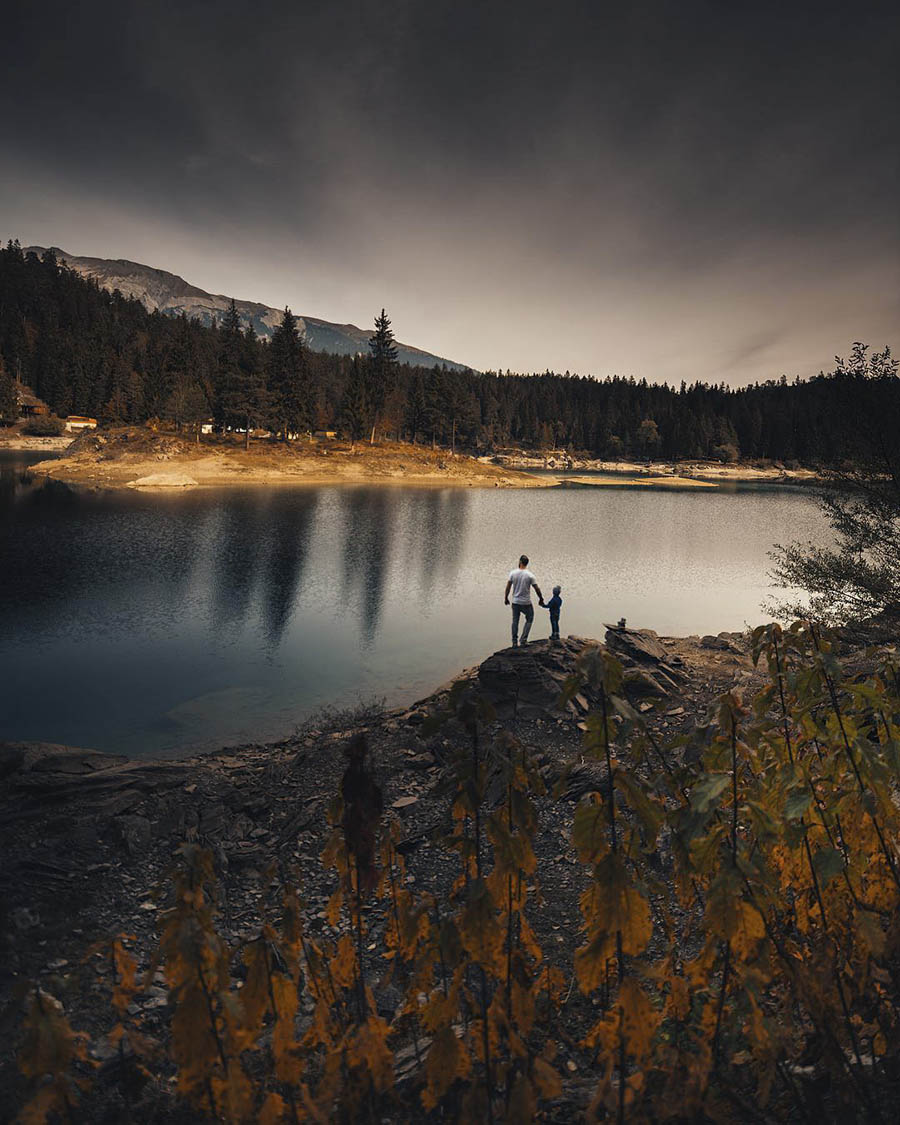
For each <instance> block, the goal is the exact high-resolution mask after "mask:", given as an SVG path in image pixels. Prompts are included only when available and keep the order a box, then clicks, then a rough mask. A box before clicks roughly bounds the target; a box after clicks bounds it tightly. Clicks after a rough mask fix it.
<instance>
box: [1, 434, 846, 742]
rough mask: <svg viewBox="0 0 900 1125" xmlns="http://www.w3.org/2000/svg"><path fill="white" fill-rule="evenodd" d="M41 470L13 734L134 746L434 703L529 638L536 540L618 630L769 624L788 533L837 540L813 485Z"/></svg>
mask: <svg viewBox="0 0 900 1125" xmlns="http://www.w3.org/2000/svg"><path fill="white" fill-rule="evenodd" d="M40 458H41V455H36V456H32V457H29V456H28V455H25V454H9V453H5V454H4V453H2V452H0V739H29V740H30V739H39V740H45V741H51V742H62V743H69V744H71V745H76V746H90V747H95V748H98V749H101V750H109V751H114V752H118V753H124V754H129V755H133V756H140V755H149V754H165V753H173V752H176V751H179V750H184V749H198V748H212V747H217V746H221V745H223V744H225V743H230V742H245V741H266V740H272V739H275V738H279V737H284V736H286V735H288V734H290V733H291V732H292V731H293V729H294V727H295V725H296V724H297V723H299V722H300V721H302V720H303V719H304V718H305V717H307V716H308V715H309V714H310V713H312V712H314V711H316V710H318V709H319V708H321V707H323V706H338V707H344V706H350V705H352V704H354V703H356V702H358V701H360V700H370V699H372V698H385V699H386V700H387V702H388V703H389V704H396V703H403V702H412V701H413V700H415V699H417V698H420V697H422V696H423V695H425V694H427V693H428V692H430V691H431V690H432V689H433V688H434V687H436V686H437V685H438V684H440V683H441V682H443V681H445V680H446V679H448V678H449V677H450V676H451V675H452V674H453V673H455V672H456V671H457V670H458V669H460V668H462V667H465V666H469V665H472V664H475V663H477V662H479V661H481V660H483V659H484V657H485V656H486V655H488V653H490V652H492V651H494V650H496V649H498V648H501V647H503V646H504V645H506V644H508V643H509V640H508V638H509V610H508V609H506V608H505V607H504V605H503V601H502V595H503V587H504V584H505V581H506V576H507V574H508V572H509V570H510V568H511V567H512V566H513V565H514V564H515V562H516V560H517V558H518V555H519V554H520V553H521V552H522V551H525V552H527V553H528V554H529V555H530V556H531V560H532V565H531V569H532V570H533V571H534V572H535V574H536V575H537V577H538V581H539V582H540V584H541V585H542V587H543V590H544V593H545V595H547V596H548V597H549V594H550V589H551V587H552V586H553V585H555V584H557V583H559V584H560V585H562V588H563V590H562V596H563V612H562V622H561V625H562V631H563V633H564V634H565V633H568V632H573V633H580V634H583V635H588V636H595V637H598V638H602V637H603V633H604V628H603V622H604V621H611V620H617V619H618V618H619V617H622V616H625V617H627V618H628V621H629V624H632V625H635V626H648V627H650V628H653V629H656V630H657V631H658V632H660V633H663V634H688V633H709V632H719V631H720V630H722V629H728V630H733V629H740V628H742V627H743V626H744V625H745V624H748V623H749V624H756V623H758V622H760V621H762V620H763V619H764V615H763V613H762V611H761V609H760V603H761V602H762V600H763V599H764V598H765V597H766V596H768V595H769V594H770V593H771V590H770V587H769V583H768V580H767V577H766V574H767V570H768V568H769V560H768V558H767V552H768V551H769V550H770V549H771V547H772V546H773V544H775V543H778V542H788V541H790V540H792V539H795V538H800V539H820V540H821V539H827V538H828V535H827V528H826V525H825V524H824V521H823V519H822V517H821V515H820V514H819V511H818V509H817V507H816V505H815V501H814V499H813V497H812V496H810V495H809V494H805V493H803V492H800V491H780V490H769V491H760V490H745V491H736V492H731V493H723V492H713V491H706V490H699V489H698V490H696V491H683V492H669V491H663V490H652V491H651V490H647V489H645V488H636V489H635V488H632V489H612V490H607V489H552V490H549V489H548V490H540V491H523V492H517V491H506V490H493V489H492V490H474V489H472V490H462V489H460V490H455V489H413V488H399V487H392V488H369V487H327V488H306V489H302V488H300V489H290V488H282V489H271V490H268V489H252V490H249V489H244V490H238V489H234V490H223V491H214V492H213V491H210V492H201V491H193V492H188V493H185V494H182V495H165V494H149V495H148V494H140V493H124V494H123V493H115V492H101V493H98V492H88V491H76V490H73V489H70V488H68V487H66V486H64V485H61V484H58V483H54V482H41V481H40V480H37V479H35V478H33V477H32V478H29V475H28V473H27V466H28V464H29V463H33V462H34V461H36V460H39V459H40ZM548 632H549V626H548V617H547V614H546V612H545V611H544V610H541V609H536V618H535V627H534V629H533V633H532V635H533V636H535V637H545V636H547V634H548Z"/></svg>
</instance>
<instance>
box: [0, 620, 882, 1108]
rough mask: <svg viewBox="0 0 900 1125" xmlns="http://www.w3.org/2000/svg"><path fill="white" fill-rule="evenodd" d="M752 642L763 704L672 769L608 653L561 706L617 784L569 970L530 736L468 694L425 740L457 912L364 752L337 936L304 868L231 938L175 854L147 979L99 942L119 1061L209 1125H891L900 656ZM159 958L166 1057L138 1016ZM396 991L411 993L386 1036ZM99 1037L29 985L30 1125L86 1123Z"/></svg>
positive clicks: (807, 636)
mask: <svg viewBox="0 0 900 1125" xmlns="http://www.w3.org/2000/svg"><path fill="white" fill-rule="evenodd" d="M753 650H754V658H755V659H756V660H757V661H762V662H763V663H764V664H765V665H766V666H767V668H768V672H769V682H768V684H767V685H766V686H765V687H764V688H763V689H762V690H761V691H760V692H759V693H758V694H757V695H756V696H755V697H754V698H753V699H751V700H749V701H744V700H742V699H741V697H740V696H739V695H738V694H737V693H736V692H733V691H732V692H729V693H728V694H726V695H724V696H723V697H722V698H721V699H720V700H719V701H718V704H717V706H716V708H715V710H714V712H713V713H712V714H711V715H710V716H709V717H708V720H707V721H705V722H703V723H701V725H699V726H698V727H697V728H696V731H695V733H694V735H693V736H692V737H691V738H690V739H689V740H682V743H681V744H680V745H678V747H677V749H678V751H679V752H678V753H677V754H676V753H675V752H674V751H675V748H674V747H673V748H664V747H661V746H660V745H659V744H658V743H656V742H655V741H654V739H653V737H652V733H651V732H650V731H649V729H648V728H647V727H646V726H645V725H644V721H643V719H642V717H641V716H640V715H639V714H637V713H636V712H635V711H634V710H633V709H632V708H631V706H630V704H629V703H628V702H627V700H626V699H625V697H624V695H623V693H622V691H621V685H622V674H623V669H622V666H621V664H620V663H619V662H618V661H617V660H616V659H615V658H614V657H613V656H612V655H611V654H610V653H609V651H608V650H606V649H605V648H603V647H598V648H596V649H592V650H588V651H587V652H586V653H585V654H583V656H582V658H581V660H580V662H579V667H578V672H577V674H576V675H575V676H573V677H572V678H571V680H570V681H569V682H568V683H567V685H566V687H565V690H564V693H563V698H564V699H565V698H566V697H572V696H574V695H575V694H576V693H579V694H580V695H581V697H582V698H586V699H587V700H589V701H590V702H591V704H592V710H591V713H590V714H589V716H588V718H587V720H586V723H585V727H586V730H585V734H584V753H585V755H586V756H590V757H593V758H595V759H597V760H598V762H599V763H600V764H601V767H602V768H601V769H600V771H599V772H598V774H597V776H598V778H599V779H600V780H599V788H598V789H597V791H596V792H593V793H590V794H589V795H588V796H587V797H585V798H584V799H583V800H582V801H581V803H580V804H579V805H578V807H577V809H576V811H575V814H574V820H573V825H572V843H573V845H574V848H575V849H576V851H577V854H578V857H579V859H580V861H581V863H582V864H583V874H584V877H585V885H584V890H583V891H582V893H581V894H580V897H579V900H578V913H579V914H580V917H581V931H582V937H581V944H580V945H579V947H578V949H577V950H576V952H575V957H574V963H573V964H569V965H565V964H562V965H555V964H553V963H552V956H553V955H552V954H551V952H550V951H549V950H548V949H542V948H541V946H540V944H539V942H538V940H537V938H536V936H535V933H534V931H533V930H532V923H533V921H534V919H535V917H536V915H537V912H538V910H539V909H540V906H541V902H542V899H541V889H540V871H539V868H538V864H537V859H536V856H535V850H534V842H535V838H536V834H537V829H538V815H537V806H536V804H535V801H536V799H537V798H539V796H540V794H541V791H542V780H541V776H540V774H539V773H538V771H536V770H535V768H534V766H533V765H532V763H531V762H530V760H529V758H528V756H527V754H526V753H525V751H524V749H523V748H522V746H521V745H520V744H519V743H518V742H517V741H516V739H515V738H514V737H513V736H512V735H511V734H509V733H508V732H506V731H502V730H500V731H499V732H498V733H496V736H495V737H493V738H491V737H489V732H490V731H495V732H496V730H497V728H496V724H495V723H494V716H493V715H492V713H491V711H490V709H489V707H488V705H487V704H485V703H484V702H483V701H482V700H480V699H479V698H478V697H477V695H476V694H474V692H473V690H472V689H471V688H470V687H467V686H464V685H459V686H458V687H457V688H456V689H455V690H454V692H453V693H452V695H451V697H450V705H449V708H448V711H447V713H446V714H444V715H441V716H437V717H435V718H434V719H433V720H431V723H432V726H433V727H434V728H436V727H437V725H439V724H440V723H441V722H446V721H451V722H453V723H455V724H457V725H458V727H461V728H462V730H463V731H464V732H465V735H466V739H467V741H466V742H464V743H463V744H462V747H461V749H460V750H458V752H457V755H456V757H455V758H454V760H453V761H452V763H451V764H450V768H449V769H448V771H447V775H446V780H445V784H446V792H447V797H448V799H449V803H450V811H451V816H450V827H449V829H448V830H447V832H446V835H445V837H444V844H445V846H446V848H447V850H448V851H449V852H451V853H452V854H453V855H455V857H456V863H457V876H456V879H455V882H454V883H453V885H452V888H451V889H450V890H449V892H444V893H442V894H440V895H438V894H435V893H431V892H428V891H418V890H413V889H411V887H410V886H409V884H408V883H407V880H406V878H405V870H404V863H403V857H402V855H401V854H400V853H399V852H398V850H397V847H396V843H397V840H396V832H395V828H394V826H393V825H392V824H391V823H390V822H389V821H386V820H385V818H384V816H383V812H382V801H381V793H380V791H379V789H378V786H377V784H376V782H375V779H374V778H373V776H372V775H371V773H370V772H369V768H368V764H367V756H366V746H365V742H364V741H363V740H362V739H361V737H357V739H355V740H354V741H353V742H351V744H350V746H349V747H348V759H349V764H348V767H347V771H346V773H345V774H344V779H343V782H342V785H341V791H340V793H339V794H338V795H337V796H336V797H335V799H334V801H333V803H332V807H331V814H330V815H331V823H332V825H333V831H332V835H331V838H330V840H329V842H328V844H327V846H326V848H325V850H324V852H323V855H322V860H323V863H324V864H325V866H326V868H328V869H330V870H333V871H334V873H335V879H334V893H333V895H332V897H331V900H330V902H329V903H328V906H327V910H326V912H325V914H326V926H325V936H324V937H322V938H319V939H316V938H314V937H313V936H312V935H311V934H310V933H309V932H308V931H307V930H306V928H305V925H304V909H303V904H302V901H301V898H300V893H299V890H298V887H297V881H296V879H297V877H296V875H295V874H293V873H292V872H291V871H289V870H287V869H286V868H284V867H282V866H281V865H279V863H278V860H277V857H273V864H272V868H271V870H270V871H269V872H268V874H267V876H266V879H267V881H268V889H269V890H271V887H272V885H274V886H275V887H276V888H277V891H278V898H279V899H280V913H279V916H277V917H275V916H273V915H271V913H266V908H265V905H264V904H265V902H266V898H267V896H265V895H264V896H262V897H261V899H260V903H261V906H260V910H261V917H260V919H259V927H258V933H257V936H256V937H255V938H254V939H253V940H251V941H249V942H247V943H245V944H244V945H243V946H242V947H240V948H229V947H228V945H227V944H226V942H225V941H224V940H223V939H222V937H221V936H220V935H219V933H218V930H217V911H218V905H217V904H218V891H217V886H216V879H215V877H214V868H213V858H212V855H211V853H209V852H207V851H203V850H201V849H199V848H197V847H194V846H186V847H184V848H183V849H182V852H181V857H180V862H179V866H178V870H177V871H176V873H175V876H174V891H173V892H172V893H170V895H169V906H168V909H167V910H166V911H165V912H164V913H163V914H162V917H161V924H160V940H159V948H158V951H157V954H156V960H155V961H154V962H153V964H152V966H151V969H150V971H149V972H148V975H147V979H146V980H144V981H141V980H139V979H138V977H137V973H136V962H135V960H134V958H133V956H132V954H131V953H130V952H129V950H128V946H129V939H128V938H127V936H126V935H124V934H120V935H118V936H114V937H111V938H110V939H109V941H108V942H107V943H105V944H104V945H103V946H100V947H97V949H96V950H95V951H94V955H95V956H96V957H97V958H98V959H99V960H100V961H101V962H102V963H104V964H105V965H106V972H105V980H106V988H107V989H108V991H109V996H110V1014H111V1024H112V1027H111V1030H110V1032H109V1039H110V1042H112V1043H113V1044H115V1045H116V1046H117V1049H118V1051H119V1054H120V1061H122V1063H123V1065H124V1063H125V1062H126V1061H129V1062H130V1065H131V1067H132V1069H133V1070H134V1071H136V1072H138V1073H139V1074H140V1075H141V1076H142V1081H144V1082H145V1083H147V1084H149V1086H150V1087H152V1088H155V1089H156V1090H157V1097H158V1098H165V1097H166V1096H168V1095H167V1094H166V1092H165V1091H166V1085H165V1083H166V1079H167V1078H168V1076H169V1075H171V1074H172V1073H173V1071H174V1078H175V1083H176V1085H175V1089H176V1091H177V1097H178V1098H179V1099H181V1100H182V1101H183V1102H184V1103H186V1106H187V1107H188V1112H190V1113H191V1114H192V1115H193V1119H202V1120H224V1121H228V1122H244V1121H247V1122H249V1121H260V1122H280V1121H286V1122H296V1121H350V1120H353V1119H354V1118H361V1119H364V1120H371V1121H375V1120H384V1119H386V1118H387V1119H390V1120H393V1121H420V1120H427V1121H431V1120H434V1121H438V1120H443V1121H479V1122H481V1121H487V1122H494V1121H498V1122H499V1121H501V1120H502V1121H515V1122H520V1121H521V1122H525V1121H530V1120H533V1119H534V1118H536V1117H541V1116H548V1117H552V1118H553V1119H559V1120H561V1119H564V1118H565V1119H570V1118H571V1117H572V1115H573V1114H583V1113H584V1112H585V1110H586V1111H587V1116H588V1119H589V1120H613V1119H615V1120H616V1121H617V1122H622V1121H624V1120H625V1119H626V1117H627V1118H628V1120H652V1121H675V1120H679V1121H683V1120H698V1121H734V1122H738V1121H740V1122H744V1121H753V1120H760V1121H763V1120H767V1121H768V1120H773V1119H774V1120H814V1119H830V1120H873V1121H877V1120H889V1119H891V1118H892V1116H893V1112H894V1107H895V1106H896V1099H897V1093H898V1084H900V1035H898V1030H900V1026H898V1025H900V1014H898V1013H900V926H898V923H897V919H898V916H900V866H898V844H900V811H898V808H897V806H896V804H895V802H894V794H895V791H896V780H897V776H898V771H900V679H898V670H897V667H896V665H895V663H894V657H893V653H892V652H888V653H887V654H881V656H880V658H875V657H873V659H872V661H871V663H870V666H869V667H868V669H867V670H866V671H865V672H860V673H856V674H854V675H849V674H848V673H847V672H846V671H845V669H843V668H842V666H841V665H840V663H839V662H838V660H837V658H836V655H835V652H834V649H833V647H832V645H831V643H830V642H829V640H828V639H827V637H825V636H824V635H823V634H822V633H821V632H820V631H819V630H818V629H817V628H814V627H812V626H808V625H795V626H793V627H792V628H791V629H790V630H785V631H783V630H782V629H781V628H780V627H779V626H777V625H772V626H768V627H765V628H760V629H758V630H756V632H755V633H754V636H753ZM489 794H490V798H489V796H488V795H489ZM157 965H161V966H162V968H163V971H164V974H165V978H166V981H167V985H168V989H169V1003H170V1007H171V1012H172V1015H171V1025H170V1028H169V1044H168V1046H169V1056H170V1057H169V1059H168V1060H166V1059H164V1057H163V1055H162V1053H161V1051H160V1047H159V1044H153V1043H152V1042H150V1041H149V1040H148V1039H147V1037H146V1036H145V1034H144V1032H143V1030H142V1028H141V1025H140V1017H139V1016H137V1015H131V1014H130V1013H131V1012H135V1011H139V1010H140V1009H139V1006H137V1005H134V1004H132V1000H133V999H134V998H135V996H136V995H137V994H138V993H140V992H141V990H142V989H144V988H145V987H147V984H148V983H149V979H150V978H151V977H152V974H153V970H154V969H155V968H156V966H157ZM376 971H377V972H378V973H379V974H380V975H381V977H382V981H384V979H385V976H387V977H389V978H390V980H391V981H392V984H393V986H394V987H395V989H396V990H397V991H398V993H399V995H400V996H401V1002H400V1003H399V1005H398V1007H397V1009H396V1011H395V1014H394V1015H393V1017H392V1019H391V1021H390V1022H388V1020H387V1019H385V1018H384V1017H383V1016H382V1015H381V1014H380V1013H379V1012H378V1009H377V1006H376V1003H375V998H374V995H373V989H372V984H371V981H372V979H373V974H374V973H375V972H376ZM573 989H574V990H575V996H574V998H573V999H572V1001H571V1002H570V996H571V995H572V992H573ZM579 997H580V998H581V1000H580V1001H579ZM576 1001H579V1002H576ZM576 1012H577V1013H578V1016H577V1017H576V1014H575V1013H576ZM82 1040H83V1037H81V1036H79V1035H77V1034H76V1033H75V1032H73V1031H72V1029H71V1027H70V1026H69V1024H68V1022H67V1020H66V1017H65V1014H64V1013H63V1011H62V1009H61V1006H60V1004H59V1002H58V1000H55V999H54V998H53V997H49V996H47V995H46V994H45V993H43V992H41V991H39V990H38V989H36V988H35V989H33V990H32V992H31V994H30V997H29V1000H28V1012H27V1018H26V1034H25V1037H24V1042H23V1044H22V1049H21V1051H20V1055H19V1059H20V1066H21V1069H22V1071H23V1073H24V1074H25V1075H26V1076H28V1077H29V1078H30V1079H31V1080H32V1081H33V1084H34V1093H33V1100H32V1102H31V1103H30V1105H29V1107H28V1108H27V1109H26V1111H25V1115H24V1116H25V1119H27V1120H48V1119H50V1118H49V1115H51V1114H54V1113H56V1114H59V1115H60V1116H62V1117H63V1118H65V1117H66V1116H69V1117H74V1115H75V1114H76V1112H77V1110H76V1108H75V1106H76V1099H77V1098H79V1097H85V1096H87V1097H90V1095H85V1094H84V1092H82V1091H80V1090H79V1088H78V1085H77V1081H80V1082H82V1083H83V1084H86V1082H87V1078H88V1075H87V1071H86V1067H85V1064H84V1061H83V1060H84V1058H85V1053H84V1043H83V1041H82ZM560 1044H565V1045H567V1046H568V1047H578V1048H580V1049H581V1050H585V1051H589V1052H590V1054H591V1057H592V1059H593V1061H594V1067H593V1071H592V1073H591V1085H592V1087H593V1092H592V1094H591V1095H590V1097H589V1098H588V1097H587V1096H586V1095H585V1094H584V1093H583V1091H584V1089H585V1087H584V1085H583V1083H582V1084H581V1085H567V1084H566V1079H567V1078H568V1077H569V1075H568V1073H567V1069H568V1068H567V1067H565V1066H564V1065H563V1064H562V1062H561V1059H560V1056H559V1054H558V1051H559V1045H560ZM76 1080H77V1081H76ZM585 1101H589V1105H585ZM156 1104H157V1108H156V1109H155V1110H154V1113H153V1116H156V1117H157V1118H158V1114H159V1109H158V1106H159V1101H158V1100H157V1103H156ZM128 1112H129V1117H128V1119H131V1120H144V1119H146V1115H147V1112H149V1111H148V1110H147V1106H146V1105H142V1104H140V1103H135V1104H129V1107H128ZM29 1115H30V1116H29ZM142 1115H143V1116H142Z"/></svg>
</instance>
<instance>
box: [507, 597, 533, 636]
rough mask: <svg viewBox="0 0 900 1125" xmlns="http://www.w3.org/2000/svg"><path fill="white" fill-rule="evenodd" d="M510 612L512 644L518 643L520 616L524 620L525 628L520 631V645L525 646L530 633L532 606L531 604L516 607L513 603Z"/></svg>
mask: <svg viewBox="0 0 900 1125" xmlns="http://www.w3.org/2000/svg"><path fill="white" fill-rule="evenodd" d="M512 611H513V614H512V643H513V644H514V645H517V644H518V643H519V616H520V615H521V616H522V617H524V618H525V627H524V629H523V630H522V644H525V642H526V641H527V640H528V634H529V633H530V632H531V623H532V621H534V606H533V605H532V604H531V602H529V603H528V604H527V605H517V604H516V603H515V602H513V607H512Z"/></svg>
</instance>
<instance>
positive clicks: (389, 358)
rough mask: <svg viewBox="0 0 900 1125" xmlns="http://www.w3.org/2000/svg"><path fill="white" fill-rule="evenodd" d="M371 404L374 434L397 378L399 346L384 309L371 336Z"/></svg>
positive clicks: (373, 438) (376, 320)
mask: <svg viewBox="0 0 900 1125" xmlns="http://www.w3.org/2000/svg"><path fill="white" fill-rule="evenodd" d="M369 353H370V362H369V404H370V406H371V408H372V436H371V437H370V439H369V440H370V442H374V441H375V433H376V430H377V428H378V425H379V423H380V422H381V421H382V418H383V416H384V408H385V405H386V404H387V401H388V399H389V397H390V394H391V392H392V391H393V389H394V385H395V382H396V378H397V347H396V342H395V340H394V333H393V331H392V330H391V322H390V318H389V317H388V315H387V313H386V312H385V311H384V309H382V310H381V315H380V316H376V317H375V332H374V334H373V335H372V336H370V337H369Z"/></svg>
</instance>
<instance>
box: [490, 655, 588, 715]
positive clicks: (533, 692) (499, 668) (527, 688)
mask: <svg viewBox="0 0 900 1125" xmlns="http://www.w3.org/2000/svg"><path fill="white" fill-rule="evenodd" d="M583 647H584V645H583V643H582V642H579V641H576V640H573V639H572V638H568V639H566V640H564V641H561V642H559V643H557V644H554V645H551V644H549V642H547V641H534V642H532V643H530V644H528V645H523V646H520V647H519V648H504V649H501V650H500V652H495V653H494V655H493V656H489V657H488V658H487V660H485V661H484V663H483V664H482V665H481V666H480V667H479V669H478V685H479V687H480V689H481V691H482V693H483V695H484V696H485V697H486V698H487V699H488V700H490V702H491V703H492V704H493V705H494V708H495V709H496V711H497V715H498V717H499V718H501V719H505V718H509V717H511V716H512V715H516V714H518V715H521V716H522V717H523V718H536V717H539V716H541V715H544V714H546V713H547V712H554V711H556V709H557V703H558V702H559V697H560V692H561V685H562V683H563V681H564V680H565V678H566V676H568V675H570V674H571V672H572V671H573V668H574V662H575V658H576V657H577V656H578V655H579V653H580V652H581V651H582V648H583Z"/></svg>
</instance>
